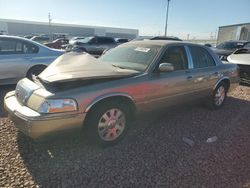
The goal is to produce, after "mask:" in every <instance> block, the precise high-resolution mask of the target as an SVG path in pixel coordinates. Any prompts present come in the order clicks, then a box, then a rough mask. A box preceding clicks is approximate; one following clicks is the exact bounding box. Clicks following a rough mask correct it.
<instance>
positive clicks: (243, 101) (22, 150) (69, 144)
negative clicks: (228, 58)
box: [0, 86, 250, 187]
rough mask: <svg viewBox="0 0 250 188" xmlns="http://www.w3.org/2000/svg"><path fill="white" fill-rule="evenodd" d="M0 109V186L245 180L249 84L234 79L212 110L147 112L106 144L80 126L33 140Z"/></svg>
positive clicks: (249, 163) (249, 174) (232, 183)
mask: <svg viewBox="0 0 250 188" xmlns="http://www.w3.org/2000/svg"><path fill="white" fill-rule="evenodd" d="M4 89H5V90H10V89H12V87H11V86H10V87H7V88H4ZM1 90H2V89H1ZM1 96H3V92H2V94H1ZM0 103H1V102H0ZM0 105H1V104H0ZM5 115H6V114H5V113H3V111H2V110H1V111H0V116H1V117H2V118H0V148H1V149H0V187H250V153H249V151H250V87H246V86H239V87H238V88H237V89H236V90H235V91H234V92H233V93H232V94H231V95H230V96H229V98H228V100H227V102H226V104H225V106H224V107H223V108H222V109H220V110H217V111H210V110H207V109H206V108H204V106H203V105H200V104H196V105H189V106H182V107H176V108H172V109H169V110H164V111H159V112H157V113H155V114H147V115H145V117H141V118H139V119H137V120H136V121H135V123H134V124H133V126H134V127H133V128H132V129H131V130H130V132H129V134H128V135H127V136H126V137H125V139H124V140H123V141H122V142H120V143H119V144H117V145H116V146H113V147H111V148H105V149H102V148H98V147H95V146H93V145H90V144H89V143H88V141H87V140H86V139H85V138H84V137H83V136H82V134H81V133H79V132H78V133H74V134H67V135H61V136H57V137H56V138H53V139H48V140H45V141H43V142H33V141H31V140H30V139H28V138H27V137H25V136H23V135H22V134H21V133H18V132H17V130H16V128H15V127H14V126H13V123H12V122H11V121H10V120H8V119H7V118H6V117H4V116H5ZM212 136H217V137H218V140H217V141H216V142H214V143H210V144H208V143H206V140H207V138H209V137H212ZM183 137H187V138H190V139H192V140H193V141H194V146H190V145H188V144H186V143H184V142H183V141H182V139H183Z"/></svg>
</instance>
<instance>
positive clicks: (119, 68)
mask: <svg viewBox="0 0 250 188" xmlns="http://www.w3.org/2000/svg"><path fill="white" fill-rule="evenodd" d="M112 66H113V67H116V68H119V69H126V68H124V67H120V66H118V65H115V64H112Z"/></svg>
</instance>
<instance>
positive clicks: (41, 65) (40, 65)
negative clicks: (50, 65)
mask: <svg viewBox="0 0 250 188" xmlns="http://www.w3.org/2000/svg"><path fill="white" fill-rule="evenodd" d="M36 67H44V68H46V67H47V66H46V65H43V64H39V65H34V66H32V67H30V68H29V70H28V71H27V73H26V76H28V73H29V71H30V70H32V69H34V68H36Z"/></svg>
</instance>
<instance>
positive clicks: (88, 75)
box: [38, 52, 140, 83]
mask: <svg viewBox="0 0 250 188" xmlns="http://www.w3.org/2000/svg"><path fill="white" fill-rule="evenodd" d="M139 73H140V72H138V71H135V70H130V69H121V68H118V67H114V66H112V65H110V64H106V63H102V62H100V61H99V60H98V59H96V58H94V57H93V56H91V55H89V54H87V53H75V52H70V53H66V54H64V55H62V56H60V57H58V58H57V59H56V60H55V61H54V62H53V63H52V64H50V65H49V66H48V68H46V69H45V70H44V71H43V72H42V73H41V74H40V75H39V76H38V78H39V79H40V80H42V81H44V82H46V83H54V82H67V81H73V80H90V79H104V78H122V77H129V76H133V75H137V74H139Z"/></svg>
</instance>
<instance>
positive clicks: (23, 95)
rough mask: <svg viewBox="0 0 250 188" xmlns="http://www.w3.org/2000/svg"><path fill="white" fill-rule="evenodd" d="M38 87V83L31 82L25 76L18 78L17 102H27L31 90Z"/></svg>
mask: <svg viewBox="0 0 250 188" xmlns="http://www.w3.org/2000/svg"><path fill="white" fill-rule="evenodd" d="M38 88H39V86H38V85H36V84H35V83H33V82H31V81H30V80H28V79H27V78H24V79H22V80H20V81H19V82H18V83H17V86H16V98H17V100H18V102H19V103H20V104H23V105H25V104H26V103H27V101H28V99H29V97H30V96H31V94H32V93H33V91H35V90H36V89H38Z"/></svg>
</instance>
